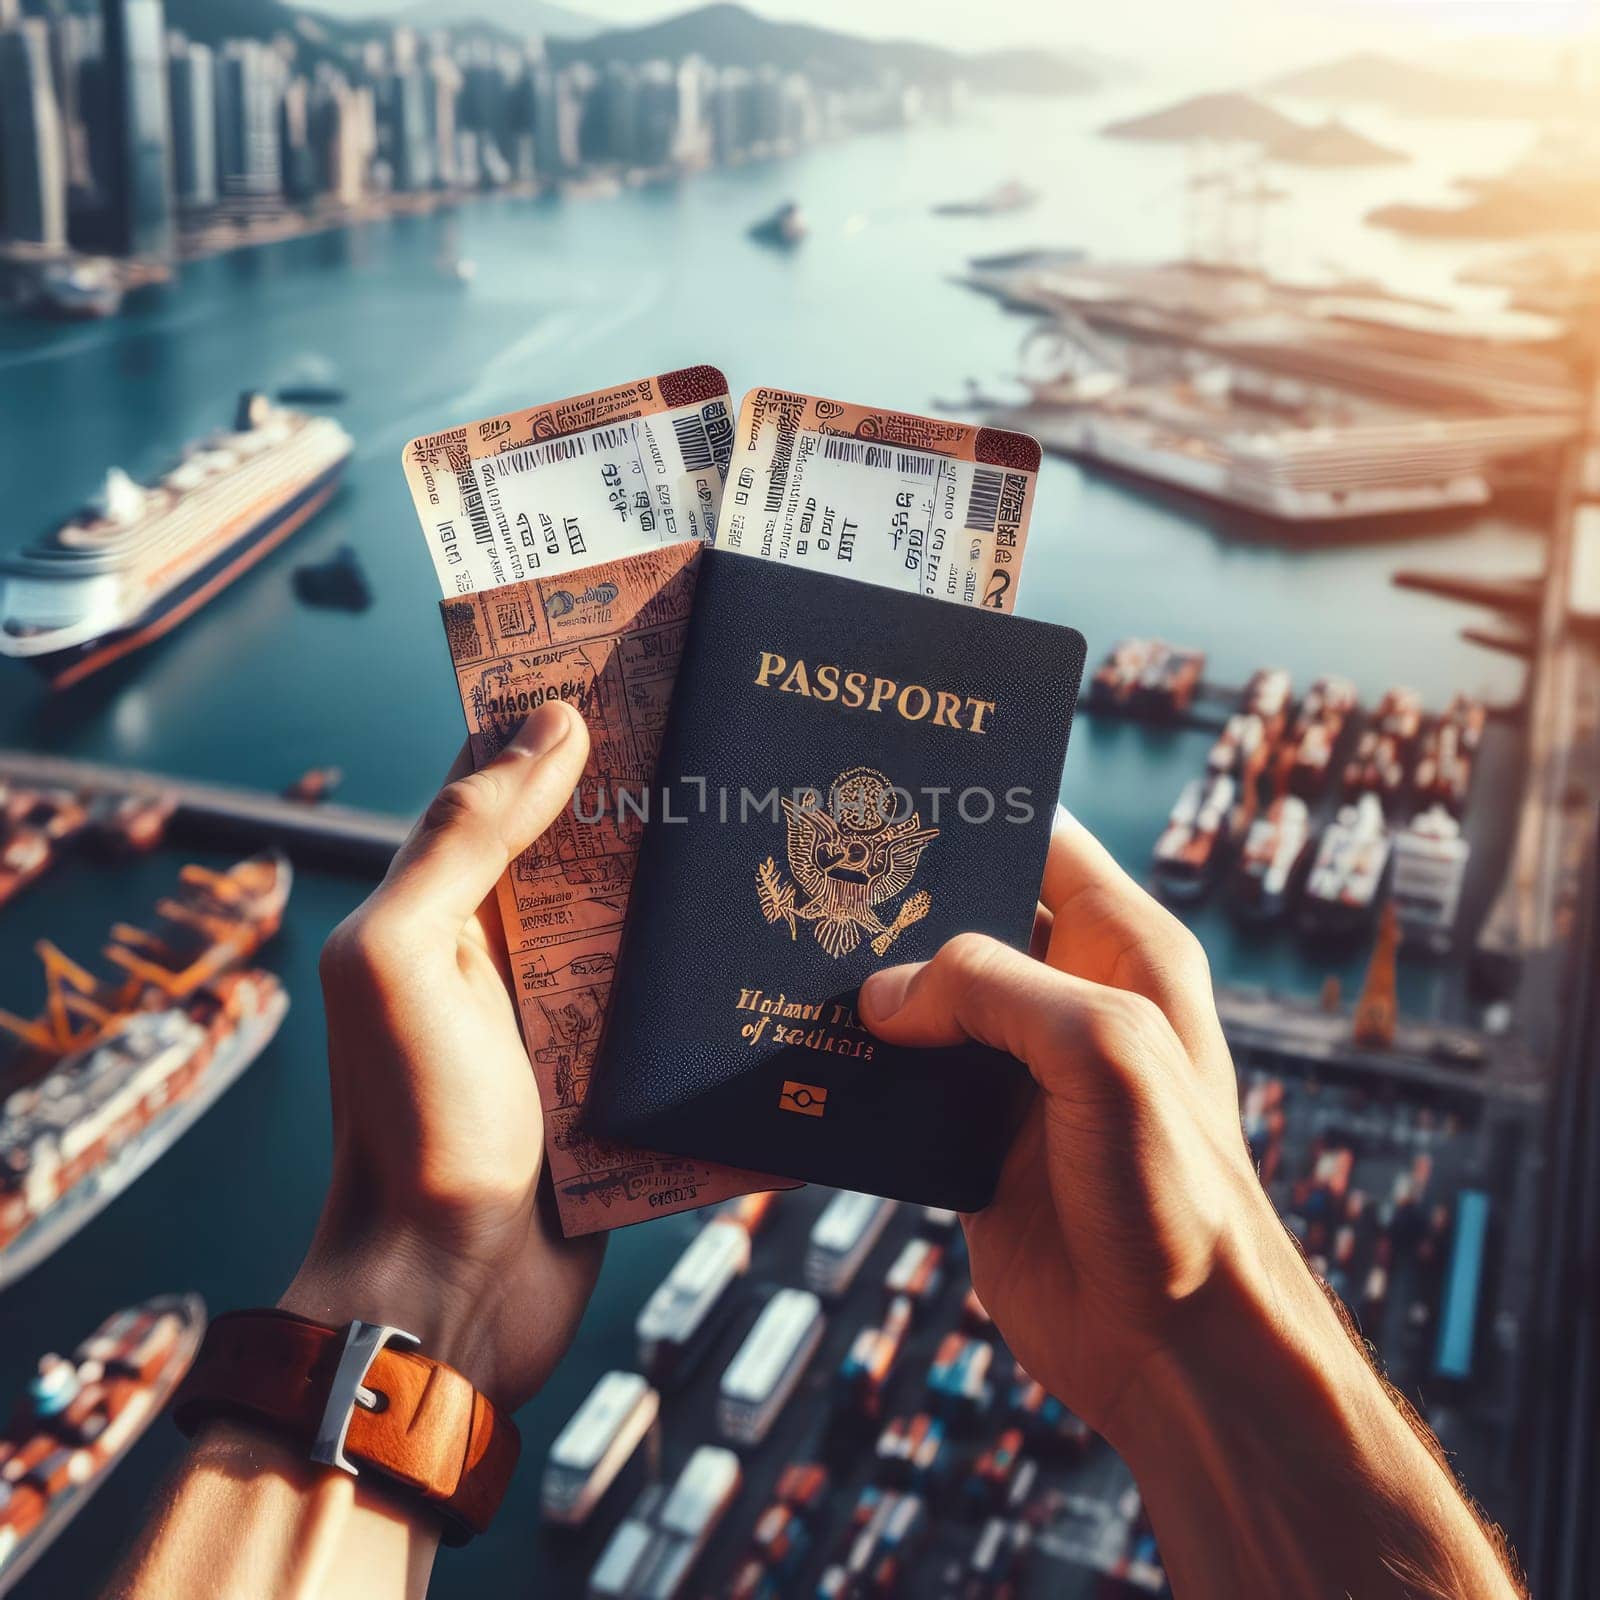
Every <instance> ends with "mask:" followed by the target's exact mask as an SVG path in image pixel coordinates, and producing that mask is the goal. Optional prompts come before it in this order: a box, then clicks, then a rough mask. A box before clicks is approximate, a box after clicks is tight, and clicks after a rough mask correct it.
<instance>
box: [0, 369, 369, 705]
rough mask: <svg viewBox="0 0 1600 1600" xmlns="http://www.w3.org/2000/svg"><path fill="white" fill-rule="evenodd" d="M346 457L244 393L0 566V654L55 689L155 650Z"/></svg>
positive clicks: (336, 438) (307, 427)
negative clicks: (218, 421) (232, 408)
mask: <svg viewBox="0 0 1600 1600" xmlns="http://www.w3.org/2000/svg"><path fill="white" fill-rule="evenodd" d="M352 448H353V445H352V441H351V439H350V435H349V434H348V433H346V432H345V430H344V429H343V428H342V427H340V426H339V424H338V423H337V422H335V421H334V420H333V419H332V418H330V417H314V416H309V415H306V414H304V413H301V412H296V411H289V410H285V409H283V408H281V407H279V406H275V405H273V404H272V402H271V401H269V400H268V399H267V398H266V396H264V395H261V394H255V393H248V394H245V395H244V396H242V397H241V399H240V401H239V410H238V415H237V417H236V418H235V420H234V426H233V428H232V429H231V430H226V431H222V432H219V433H217V434H214V435H213V436H212V437H211V438H209V439H207V440H205V441H203V442H202V443H199V444H197V445H194V446H191V447H190V449H188V450H187V451H186V452H185V453H184V456H183V459H182V460H181V461H179V463H178V464H177V465H176V466H175V467H173V468H172V469H171V471H169V472H168V473H166V474H165V475H164V476H163V477H162V478H160V479H159V480H158V481H156V482H155V483H153V484H148V485H144V484H138V483H135V482H134V480H133V479H132V478H130V477H129V476H128V475H127V474H126V473H125V472H122V471H121V470H120V469H118V468H113V469H112V470H111V472H110V474H109V475H108V477H107V479H106V486H105V491H104V494H103V496H102V499H101V501H100V503H99V504H98V505H96V506H94V507H92V508H91V509H89V510H86V511H84V512H83V513H82V514H80V515H79V516H76V517H74V518H72V519H71V520H69V521H68V522H66V523H64V524H63V525H62V526H61V527H59V528H57V529H55V530H54V531H53V532H52V533H50V534H47V535H46V536H45V537H44V538H42V539H40V540H39V541H38V542H36V543H35V544H33V545H31V546H29V547H28V548H26V549H24V550H22V551H20V552H18V553H16V554H14V555H10V556H7V557H4V558H3V559H0V655H6V656H14V657H17V658H18V659H21V660H25V661H27V662H29V663H30V664H31V665H32V666H34V667H36V668H37V669H38V670H39V671H41V672H43V673H44V674H45V676H46V677H47V678H49V680H50V681H51V683H52V684H53V685H54V686H55V687H56V688H58V689H64V688H67V687H69V686H71V685H72V684H74V683H77V682H79V681H80V680H81V679H83V678H86V677H87V676H89V674H90V673H92V672H95V671H97V670H98V669H99V668H101V667H104V666H106V665H108V664H109V663H111V662H113V661H116V660H118V659H120V658H121V657H123V656H126V655H128V654H129V653H130V652H132V651H134V650H137V649H139V648H140V647H142V646H143V645H146V644H149V643H151V642H152V641H153V640H155V639H159V638H161V637H162V636H163V635H164V634H166V633H169V632H170V631H171V630H172V629H173V628H175V627H177V626H178V624H179V623H181V622H183V621H184V620H185V619H186V618H187V617H190V616H192V615H193V614H194V613H195V612H196V611H198V610H199V609H200V607H201V606H203V605H205V604H206V602H207V601H209V600H211V599H213V598H214V597H215V596H216V595H218V594H220V593H221V592H222V590H223V589H225V588H227V586H228V585H229V584H230V583H232V582H233V581H234V579H235V578H238V577H239V576H240V575H241V574H243V573H244V572H246V571H248V570H249V569H250V568H251V567H252V566H254V565H255V563H256V562H258V561H259V560H261V558H262V557H263V556H265V555H266V554H267V553H268V552H269V551H270V550H272V549H274V548H276V546H278V545H280V544H281V543H282V542H283V541H284V540H285V539H287V538H288V537H289V536H290V535H291V534H292V533H294V532H295V531H296V530H297V529H298V528H300V527H301V526H302V525H303V524H305V523H306V522H307V521H308V520H309V519H310V518H311V517H313V516H315V515H316V513H317V512H318V511H319V510H321V509H322V507H323V506H324V505H326V504H327V502H328V500H329V499H330V498H331V497H332V496H333V493H334V491H335V489H336V488H337V487H338V483H339V477H340V474H341V473H342V472H343V471H344V467H345V463H346V462H347V461H348V460H349V458H350V453H351V450H352Z"/></svg>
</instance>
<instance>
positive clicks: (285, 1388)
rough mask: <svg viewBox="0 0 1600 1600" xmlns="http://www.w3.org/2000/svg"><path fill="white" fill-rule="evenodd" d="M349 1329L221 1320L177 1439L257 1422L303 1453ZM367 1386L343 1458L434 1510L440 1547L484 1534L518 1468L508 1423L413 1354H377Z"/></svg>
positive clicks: (240, 1316) (181, 1395)
mask: <svg viewBox="0 0 1600 1600" xmlns="http://www.w3.org/2000/svg"><path fill="white" fill-rule="evenodd" d="M348 1331H349V1330H347V1329H345V1328H328V1327H324V1326H323V1324H321V1323H320V1322H311V1321H309V1320H308V1319H307V1318H305V1317H298V1316H295V1315H294V1313H293V1312H289V1311H277V1310H261V1311H229V1312H225V1313H223V1315H221V1316H219V1317H217V1318H216V1319H215V1320H214V1321H213V1322H212V1324H211V1326H210V1328H209V1329H207V1331H206V1336H205V1340H204V1342H203V1343H202V1345H201V1347H200V1353H199V1355H197V1356H196V1357H195V1362H194V1366H193V1367H191V1368H190V1370H189V1375H188V1377H187V1378H185V1379H184V1381H183V1385H182V1387H181V1388H180V1389H179V1390H178V1395H177V1398H176V1400H175V1401H174V1403H173V1408H172V1415H173V1420H174V1421H175V1422H176V1423H177V1424H178V1426H179V1428H181V1429H182V1430H183V1432H184V1433H186V1434H192V1433H193V1432H194V1431H195V1430H196V1429H197V1428H198V1427H199V1426H200V1425H201V1424H202V1423H203V1422H205V1421H207V1420H209V1419H210V1418H212V1417H217V1416H226V1417H233V1418H238V1419H243V1420H246V1421H252V1422H258V1423H261V1424H262V1425H264V1426H265V1427H268V1428H270V1429H271V1430H272V1431H273V1432H275V1433H279V1434H282V1435H283V1436H285V1437H286V1438H288V1439H290V1440H292V1441H293V1442H294V1443H296V1444H298V1445H300V1446H301V1447H302V1448H304V1449H306V1450H307V1451H308V1452H309V1451H310V1449H311V1447H312V1444H313V1442H314V1441H315V1440H316V1439H317V1437H318V1432H319V1429H320V1428H321V1426H322V1424H323V1420H324V1414H325V1412H326V1411H327V1409H328V1399H329V1395H330V1393H331V1392H332V1390H333V1387H334V1378H335V1374H336V1372H337V1371H338V1370H339V1366H340V1358H341V1356H342V1355H343V1354H344V1351H345V1346H346V1341H347V1334H348ZM365 1388H366V1389H367V1390H369V1391H371V1394H372V1395H373V1396H374V1397H375V1399H376V1405H375V1408H369V1406H368V1405H366V1404H362V1403H359V1402H358V1403H356V1404H354V1405H353V1406H352V1407H351V1410H350V1413H349V1416H350V1421H349V1427H348V1430H347V1432H346V1433H345V1436H344V1450H345V1452H347V1454H348V1456H349V1458H350V1460H351V1461H352V1462H358V1463H360V1464H361V1465H362V1466H366V1467H370V1468H372V1469H373V1470H374V1471H376V1472H379V1473H382V1474H383V1476H384V1477H386V1478H389V1479H391V1480H392V1481H394V1482H395V1483H398V1484H400V1485H402V1486H403V1487H405V1488H407V1489H409V1490H411V1491H412V1492H413V1493H414V1494H416V1495H418V1496H420V1497H421V1498H422V1499H423V1500H425V1501H427V1502H428V1503H429V1504H430V1505H432V1506H433V1507H434V1508H435V1509H436V1510H437V1511H439V1512H440V1513H441V1514H442V1515H443V1517H444V1519H445V1532H444V1539H445V1542H446V1543H447V1544H465V1543H466V1542H467V1540H468V1539H470V1538H471V1537H472V1536H473V1535H474V1534H478V1533H482V1532H483V1531H484V1529H485V1528H487V1527H488V1526H489V1523H490V1521H491V1520H492V1519H493V1517H494V1514H495V1512H496V1511H497V1510H498V1509H499V1506H500V1502H501V1500H502V1499H503V1498H504V1496H505V1492H506V1486H507V1485H508V1484H509V1483H510V1481H511V1474H512V1471H513V1470H514V1468H515V1467H516V1464H517V1456H518V1454H519V1453H520V1451H521V1448H522V1441H521V1438H520V1436H519V1435H518V1433H517V1429H516V1425H515V1424H514V1423H513V1422H512V1421H511V1419H510V1418H509V1417H507V1416H504V1415H502V1414H501V1413H500V1412H499V1411H498V1410H497V1409H496V1408H495V1406H494V1405H493V1404H492V1403H491V1402H490V1401H489V1400H488V1399H486V1398H485V1397H484V1396H483V1395H482V1394H480V1393H479V1392H478V1391H477V1390H476V1389H475V1388H473V1386H472V1385H471V1384H470V1383H469V1382H468V1381H467V1380H466V1379H465V1378H464V1377H462V1376H461V1374H460V1373H459V1372H457V1371H456V1370H455V1368H453V1367H447V1366H445V1365H444V1364H443V1363H442V1362H439V1361H430V1360H429V1359H428V1358H427V1357H426V1356H423V1355H419V1354H418V1353H417V1352H415V1351H414V1350H401V1349H395V1348H393V1347H392V1346H391V1347H387V1348H384V1349H380V1350H379V1351H378V1352H377V1354H376V1355H375V1356H373V1358H372V1362H371V1365H370V1366H369V1367H368V1368H367V1376H366V1380H365Z"/></svg>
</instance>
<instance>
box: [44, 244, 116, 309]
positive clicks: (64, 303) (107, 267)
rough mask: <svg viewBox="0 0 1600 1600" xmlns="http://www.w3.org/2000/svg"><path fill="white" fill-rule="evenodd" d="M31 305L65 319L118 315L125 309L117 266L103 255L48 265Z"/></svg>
mask: <svg viewBox="0 0 1600 1600" xmlns="http://www.w3.org/2000/svg"><path fill="white" fill-rule="evenodd" d="M27 309H28V310H29V311H30V312H32V314H33V315H34V316H37V317H52V318H55V319H56V320H57V321H61V322H90V321H95V320H97V319H99V318H101V317H114V316H115V315H116V314H117V313H118V312H119V311H120V310H121V309H122V285H121V283H120V282H119V281H118V278H117V271H116V268H115V267H114V266H113V265H112V264H111V262H109V261H107V260H105V259H104V258H102V257H92V258H90V259H88V260H82V261H70V262H66V263H64V264H62V263H56V264H52V265H50V266H46V267H44V268H43V269H42V270H41V271H40V272H39V275H38V277H37V278H36V279H35V281H34V285H33V296H32V299H31V300H30V301H29V302H28V305H27Z"/></svg>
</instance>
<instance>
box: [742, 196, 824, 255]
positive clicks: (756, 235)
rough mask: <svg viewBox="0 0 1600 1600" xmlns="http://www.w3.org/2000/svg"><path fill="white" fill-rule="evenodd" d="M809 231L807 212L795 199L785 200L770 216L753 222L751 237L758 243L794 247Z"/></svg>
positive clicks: (750, 230)
mask: <svg viewBox="0 0 1600 1600" xmlns="http://www.w3.org/2000/svg"><path fill="white" fill-rule="evenodd" d="M809 232H810V229H809V228H808V227H807V226H806V219H805V214H804V212H802V211H801V209H800V207H799V206H798V205H796V204H795V202H794V201H793V200H786V201H784V203H783V204H782V205H781V206H779V207H778V209H777V210H776V211H774V212H773V213H772V214H771V215H770V216H765V217H763V218H762V219H761V220H760V221H759V222H756V223H753V224H751V227H750V229H749V233H750V237H751V238H752V239H754V240H755V241H756V243H757V244H771V245H779V246H782V247H784V248H793V247H794V246H795V245H797V244H799V243H800V241H801V240H802V239H804V238H805V236H806V234H807V233H809Z"/></svg>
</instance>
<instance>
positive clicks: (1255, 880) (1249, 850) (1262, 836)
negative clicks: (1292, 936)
mask: <svg viewBox="0 0 1600 1600" xmlns="http://www.w3.org/2000/svg"><path fill="white" fill-rule="evenodd" d="M1310 842H1311V818H1310V814H1309V812H1308V811H1307V810H1306V803H1305V801H1304V800H1301V799H1300V798H1298V797H1297V796H1295V795H1283V796H1281V797H1280V798H1279V799H1277V800H1274V801H1273V802H1272V804H1271V805H1270V806H1268V807H1267V809H1266V810H1265V811H1264V812H1262V813H1261V815H1260V816H1258V817H1256V818H1255V820H1254V821H1253V822H1251V824H1250V828H1249V831H1248V832H1247V833H1246V834H1245V839H1244V844H1243V846H1242V848H1241V849H1240V851H1239V861H1238V865H1237V866H1236V867H1235V869H1234V877H1233V903H1234V905H1235V906H1236V907H1237V909H1238V911H1239V914H1240V915H1241V916H1242V917H1244V918H1246V919H1247V920H1250V921H1255V922H1271V921H1273V920H1275V919H1276V918H1278V917H1280V916H1282V915H1283V913H1284V911H1285V910H1286V909H1287V908H1288V905H1289V899H1290V896H1291V895H1292V894H1293V893H1294V892H1295V890H1296V889H1297V888H1298V887H1299V882H1300V876H1301V872H1302V869H1303V866H1304V863H1305V858H1306V852H1307V848H1308V846H1309V844H1310Z"/></svg>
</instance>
